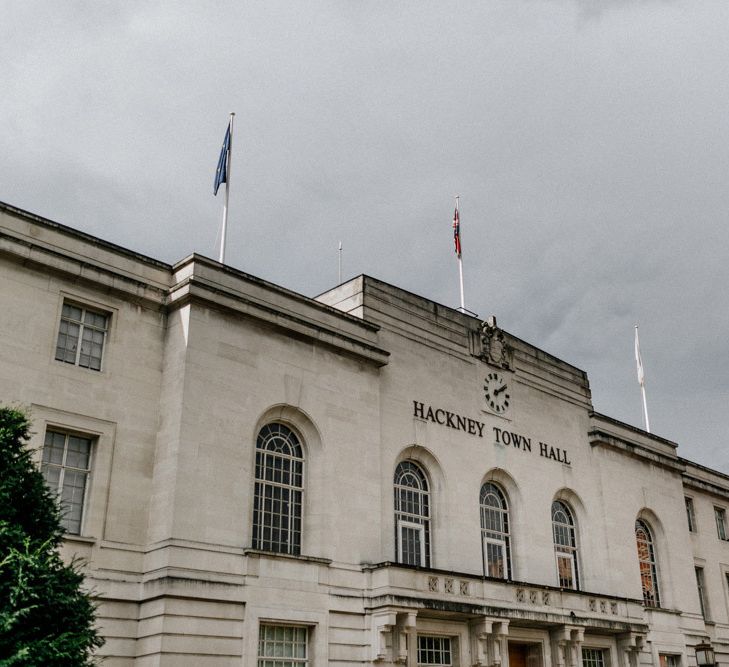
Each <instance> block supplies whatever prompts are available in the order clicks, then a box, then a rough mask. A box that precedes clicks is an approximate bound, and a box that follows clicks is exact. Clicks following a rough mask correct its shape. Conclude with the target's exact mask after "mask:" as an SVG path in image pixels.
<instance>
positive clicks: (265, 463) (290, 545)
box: [251, 420, 307, 556]
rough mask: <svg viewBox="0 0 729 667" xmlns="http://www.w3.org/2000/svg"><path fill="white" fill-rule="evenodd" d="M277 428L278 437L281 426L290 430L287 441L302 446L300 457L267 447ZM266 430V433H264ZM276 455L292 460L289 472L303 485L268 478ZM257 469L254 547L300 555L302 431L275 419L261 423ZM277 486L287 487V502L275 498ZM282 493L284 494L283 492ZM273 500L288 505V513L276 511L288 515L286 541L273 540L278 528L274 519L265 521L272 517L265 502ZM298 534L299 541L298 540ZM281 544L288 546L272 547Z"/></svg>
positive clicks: (303, 471) (303, 476)
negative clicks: (274, 523) (267, 475)
mask: <svg viewBox="0 0 729 667" xmlns="http://www.w3.org/2000/svg"><path fill="white" fill-rule="evenodd" d="M274 426H275V427H278V436H280V435H281V433H282V431H281V429H282V428H283V429H285V430H286V431H287V432H288V436H292V437H293V439H292V438H291V437H288V436H287V437H286V438H284V440H285V441H286V442H287V443H289V444H292V446H293V448H294V449H296V448H298V449H299V452H300V455H299V456H293V455H290V454H282V453H281V452H279V451H274V450H271V449H266V448H265V447H263V446H262V445H266V444H268V442H270V441H271V440H273V439H274V438H275V437H277V436H276V435H272V433H271V432H272V430H273V427H274ZM264 432H266V433H265V435H264ZM266 437H268V440H265V438H266ZM259 456H260V457H262V459H263V460H262V463H260V464H259ZM275 458H278V459H283V460H287V461H289V462H290V463H291V466H290V467H289V469H288V474H289V476H290V477H294V476H295V475H298V476H299V477H300V479H301V484H300V485H299V486H295V485H294V484H293V483H289V484H284V483H281V482H276V481H274V480H271V479H267V478H266V471H267V470H269V466H270V462H271V461H272V460H274V459H275ZM296 463H298V464H299V466H300V467H299V470H298V471H296V470H295V464H296ZM253 467H254V471H253V480H254V483H253V503H252V509H253V517H252V521H251V546H252V548H253V549H256V550H259V551H265V552H268V553H279V554H284V555H289V556H300V555H301V549H302V545H303V540H304V508H305V496H306V467H307V466H306V449H305V446H304V440H303V438H302V437H301V436H300V434H299V432H298V431H297V430H295V429H294V428H293V427H292V426H291V425H290V424H288V423H285V422H282V421H277V420H272V421H269V422H266V423H265V424H263V426H261V428H260V429H258V433H257V435H256V445H255V447H254V465H253ZM259 468H261V469H262V471H263V475H264V476H263V477H259ZM273 472H274V474H275V472H276V469H275V466H274V467H273ZM280 472H281V473H283V464H282V466H281V468H280ZM269 488H270V489H271V490H272V491H271V494H272V495H271V496H270V497H267V496H266V490H267V489H269ZM275 489H282V490H287V491H288V492H289V495H288V500H287V501H284V499H283V497H280V498H278V499H277V498H275V496H274V495H273V494H274V491H275ZM296 494H298V498H296ZM282 495H283V494H282ZM267 500H270V501H271V506H273V504H274V502H275V501H276V500H278V501H279V503H280V504H281V505H283V504H284V503H286V504H288V505H289V514H288V515H285V514H283V513H279V514H277V516H279V517H282V516H286V526H285V532H286V534H287V535H288V539H287V541H286V542H283V541H281V539H279V540H278V541H274V540H273V536H272V532H273V530H274V528H275V526H274V525H273V523H272V522H269V523H266V517H271V516H273V514H274V513H273V512H272V511H266V501H267ZM297 507H298V516H297V515H296V508H297ZM297 519H298V523H299V529H298V531H297V530H295V523H296V520H297ZM282 529H283V526H282V525H279V526H278V530H279V534H280V532H281V531H282ZM266 530H268V531H269V533H270V535H269V538H265V531H266ZM297 536H298V540H297V539H295V538H296V537H297ZM275 545H278V546H279V547H282V546H285V548H272V547H273V546H275Z"/></svg>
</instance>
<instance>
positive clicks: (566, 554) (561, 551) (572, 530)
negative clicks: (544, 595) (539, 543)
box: [551, 500, 580, 591]
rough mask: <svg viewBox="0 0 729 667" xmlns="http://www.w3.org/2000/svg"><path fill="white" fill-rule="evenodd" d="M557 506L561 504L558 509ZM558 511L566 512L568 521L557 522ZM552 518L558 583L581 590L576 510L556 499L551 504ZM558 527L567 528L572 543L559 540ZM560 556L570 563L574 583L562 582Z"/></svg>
mask: <svg viewBox="0 0 729 667" xmlns="http://www.w3.org/2000/svg"><path fill="white" fill-rule="evenodd" d="M555 506H559V508H558V509H557V510H556V509H555ZM557 511H561V512H562V513H564V514H565V516H566V517H567V519H568V521H567V522H557V521H556V520H555V518H554V517H555V514H556V513H557ZM551 519H552V543H553V546H554V553H555V564H556V567H557V585H558V586H559V587H560V588H564V589H566V590H573V591H579V590H580V568H579V564H578V561H577V559H578V553H579V543H578V538H577V522H576V520H575V516H574V511H573V510H572V508H571V507H570V506H569V505H568V504H567V503H566V502H565V501H564V500H554V501H552V506H551ZM557 528H562V529H566V532H567V534H568V535H569V537H570V542H571V544H570V545H567V544H562V543H560V542H558V541H557ZM560 558H561V559H563V560H567V561H569V563H570V572H571V575H572V585H571V586H565V585H563V584H562V578H561V576H560V573H561V570H560V566H559V562H560Z"/></svg>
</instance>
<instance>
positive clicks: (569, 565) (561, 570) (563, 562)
mask: <svg viewBox="0 0 729 667" xmlns="http://www.w3.org/2000/svg"><path fill="white" fill-rule="evenodd" d="M557 574H558V578H559V585H560V587H562V588H574V587H575V582H574V571H573V560H572V556H571V555H565V554H559V555H557Z"/></svg>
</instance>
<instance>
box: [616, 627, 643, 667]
mask: <svg viewBox="0 0 729 667" xmlns="http://www.w3.org/2000/svg"><path fill="white" fill-rule="evenodd" d="M645 641H646V637H645V635H643V634H641V633H638V632H627V633H625V634H623V635H618V654H619V656H620V665H621V667H638V665H640V653H641V651H642V650H643V648H644V646H645Z"/></svg>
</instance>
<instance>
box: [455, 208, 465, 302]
mask: <svg viewBox="0 0 729 667" xmlns="http://www.w3.org/2000/svg"><path fill="white" fill-rule="evenodd" d="M460 199H461V197H460V196H459V195H456V212H458V203H459V201H460ZM460 219H461V215H460V213H458V221H459V230H458V234H459V237H460V233H461V231H460ZM462 255H463V252H462V251H461V252H459V253H458V277H459V279H460V282H461V312H463V313H465V312H466V299H465V297H464V295H463V257H462Z"/></svg>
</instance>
